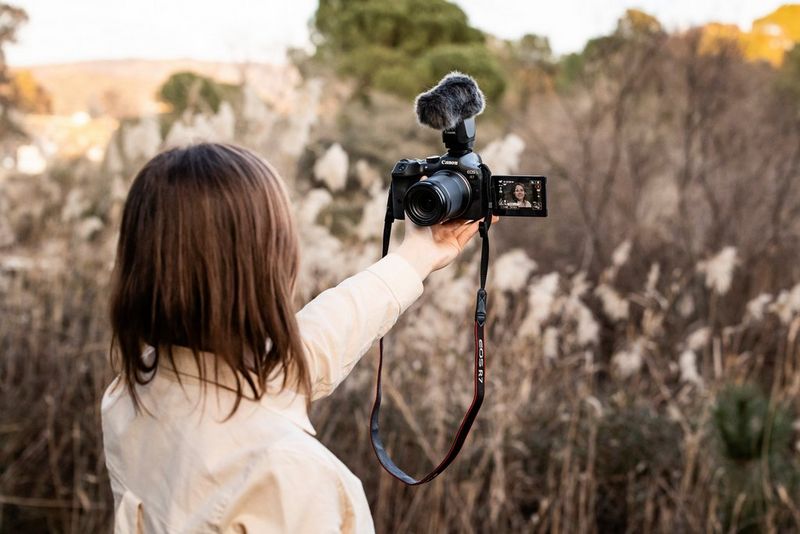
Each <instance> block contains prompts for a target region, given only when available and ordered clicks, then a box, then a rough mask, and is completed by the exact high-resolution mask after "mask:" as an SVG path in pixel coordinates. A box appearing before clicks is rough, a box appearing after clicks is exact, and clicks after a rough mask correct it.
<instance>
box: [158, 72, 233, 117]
mask: <svg viewBox="0 0 800 534" xmlns="http://www.w3.org/2000/svg"><path fill="white" fill-rule="evenodd" d="M238 92H239V88H238V87H237V86H235V85H231V84H226V83H220V82H217V81H216V80H214V79H212V78H209V77H206V76H202V75H200V74H197V73H194V72H189V71H185V72H176V73H175V74H173V75H172V76H170V77H169V79H167V81H166V82H164V85H162V86H161V89H160V90H159V92H158V97H159V99H160V100H161V101H162V102H164V103H166V104H169V105H170V106H171V107H172V114H173V115H175V116H180V115H182V114H183V113H185V112H187V111H188V112H190V113H197V112H201V113H216V112H217V111H218V110H219V106H220V104H221V103H222V102H223V101H224V100H233V99H235V98H236V97H237V95H238Z"/></svg>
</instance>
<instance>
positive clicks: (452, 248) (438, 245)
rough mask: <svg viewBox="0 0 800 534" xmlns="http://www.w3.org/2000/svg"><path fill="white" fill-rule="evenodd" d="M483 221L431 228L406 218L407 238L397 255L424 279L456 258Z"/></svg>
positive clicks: (493, 218) (453, 223) (451, 222)
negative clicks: (418, 224)
mask: <svg viewBox="0 0 800 534" xmlns="http://www.w3.org/2000/svg"><path fill="white" fill-rule="evenodd" d="M499 220H500V217H498V216H497V215H494V216H492V223H495V222H497V221H499ZM480 221H481V220H480V219H479V220H477V221H464V220H454V221H447V222H444V223H439V224H434V225H432V226H417V225H416V224H414V223H413V222H411V221H410V220H409V219H408V217H406V219H405V229H406V234H405V237H404V238H403V242H402V243H401V244H400V246H399V247H398V248H397V250H395V251H394V252H395V254H398V255H400V256H402V257H403V258H405V259H406V260H407V261H408V262H409V263H410V264H411V265H412V266H414V269H416V271H417V273H419V275H420V278H422V279H423V280H424V279H425V277H426V276H428V275H429V274H430V273H431V272H433V271H436V270H438V269H441V268H442V267H445V266H446V265H449V264H450V263H451V262H452V261H453V260H454V259H456V257H457V256H458V255H459V254H460V253H461V251H462V250H464V247H465V246H466V244H467V243H468V242H469V240H470V239H472V237H473V236H474V235H475V234H476V233H478V226H479V224H480Z"/></svg>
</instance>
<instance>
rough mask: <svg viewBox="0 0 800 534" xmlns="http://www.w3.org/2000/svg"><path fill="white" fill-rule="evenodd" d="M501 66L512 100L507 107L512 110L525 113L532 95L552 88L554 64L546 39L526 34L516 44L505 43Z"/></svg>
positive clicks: (548, 41) (555, 67)
mask: <svg viewBox="0 0 800 534" xmlns="http://www.w3.org/2000/svg"><path fill="white" fill-rule="evenodd" d="M503 66H504V67H505V69H506V71H507V72H508V73H509V75H508V79H509V85H510V86H511V90H510V91H509V93H510V96H511V99H512V100H511V101H510V102H509V103H510V104H511V105H512V107H516V108H521V109H527V107H528V103H529V102H530V100H531V98H532V96H533V95H534V94H536V93H541V92H545V91H549V90H551V89H552V87H553V80H554V76H555V74H556V70H557V63H556V60H555V57H554V56H553V50H552V49H551V48H550V40H549V39H548V38H547V37H544V36H541V35H534V34H527V35H524V36H522V37H521V38H520V39H517V40H515V41H507V42H506V49H505V50H504V53H503Z"/></svg>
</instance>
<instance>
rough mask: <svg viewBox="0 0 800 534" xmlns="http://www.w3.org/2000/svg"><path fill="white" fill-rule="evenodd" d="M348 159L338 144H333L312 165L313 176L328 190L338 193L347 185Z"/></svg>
mask: <svg viewBox="0 0 800 534" xmlns="http://www.w3.org/2000/svg"><path fill="white" fill-rule="evenodd" d="M347 168H348V157H347V152H345V151H344V149H343V148H342V146H341V145H340V144H339V143H334V144H332V145H331V146H330V148H328V150H327V151H326V152H325V154H324V155H323V156H322V157H321V158H319V159H318V160H317V162H316V163H315V164H314V176H316V177H317V179H318V180H321V181H322V182H323V183H324V184H325V185H326V186H327V187H328V189H329V190H331V191H339V190H340V189H343V188H344V186H345V184H346V183H347Z"/></svg>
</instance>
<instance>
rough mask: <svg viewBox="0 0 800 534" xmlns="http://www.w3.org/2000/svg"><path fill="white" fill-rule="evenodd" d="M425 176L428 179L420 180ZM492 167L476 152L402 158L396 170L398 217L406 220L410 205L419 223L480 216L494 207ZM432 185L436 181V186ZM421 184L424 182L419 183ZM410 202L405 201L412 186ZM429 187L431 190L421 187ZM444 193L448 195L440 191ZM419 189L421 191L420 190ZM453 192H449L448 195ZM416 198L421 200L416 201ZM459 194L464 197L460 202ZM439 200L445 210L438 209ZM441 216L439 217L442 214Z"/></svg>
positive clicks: (394, 187) (394, 193)
mask: <svg viewBox="0 0 800 534" xmlns="http://www.w3.org/2000/svg"><path fill="white" fill-rule="evenodd" d="M423 176H427V177H428V178H427V180H425V181H423V182H420V180H421V179H422V177H423ZM490 178H491V173H490V172H489V169H488V167H486V166H485V165H483V162H482V161H481V157H480V156H479V155H478V154H477V153H475V152H468V153H466V154H464V155H462V156H460V157H459V156H456V155H450V154H444V155H442V156H429V157H427V158H425V159H405V158H404V159H401V160H400V161H398V162H397V163H395V165H394V168H393V169H392V211H393V213H394V216H395V219H404V218H405V216H404V214H405V210H406V208H408V209H410V210H413V211H412V213H410V217H411V219H412V220H414V222H415V223H416V224H420V223H421V224H422V225H423V226H424V225H426V223H427V224H434V222H439V221H434V222H429V221H433V219H441V220H445V219H480V218H483V217H484V216H485V215H486V214H487V213H488V212H489V211H490V210H491V207H492V206H491V202H490V195H489V194H488V193H489V188H488V187H487V184H488V183H489V180H490ZM425 182H428V184H431V185H433V184H435V186H437V187H436V188H434V187H431V186H430V185H425ZM417 184H420V185H417ZM412 186H416V188H415V189H414V190H413V191H412V192H411V193H412V194H411V197H409V199H408V200H409V201H408V202H407V203H406V202H404V200H405V198H406V194H407V193H408V191H409V188H411V187H412ZM420 187H425V188H426V189H427V190H420ZM440 190H442V191H443V192H444V195H443V196H444V198H443V196H442V195H440V194H439V191H440ZM417 191H418V192H417ZM448 193H449V194H448ZM415 197H416V198H418V199H419V200H416V201H415ZM458 197H460V199H462V201H461V202H458ZM428 203H436V204H438V206H441V208H443V209H439V210H436V209H434V208H435V206H433V205H430V206H429V205H428ZM440 214H441V216H438V215H440Z"/></svg>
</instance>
